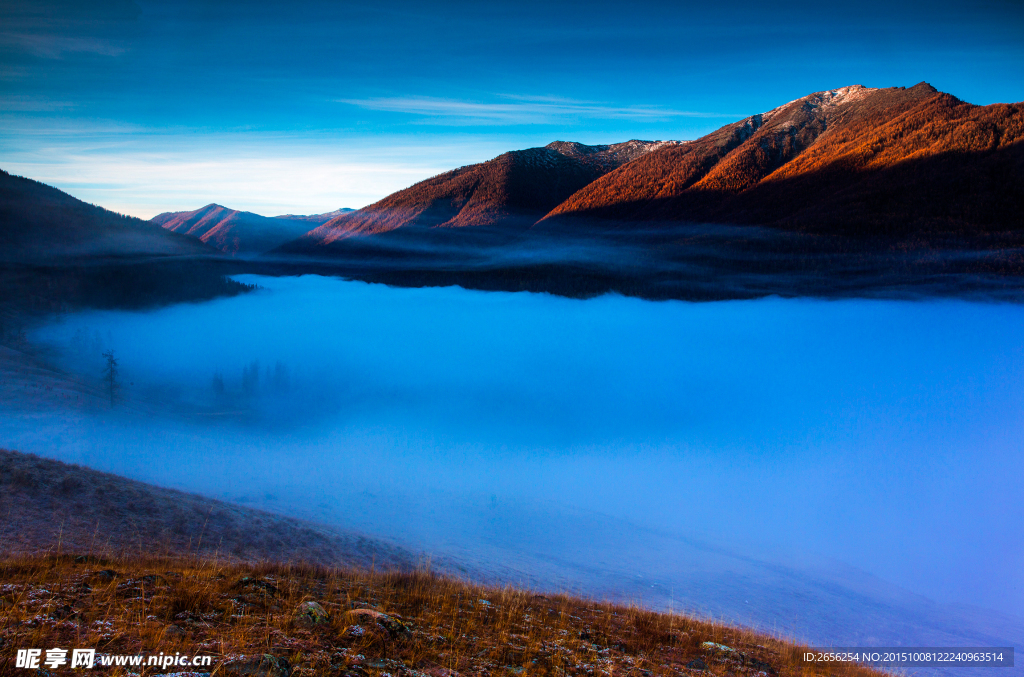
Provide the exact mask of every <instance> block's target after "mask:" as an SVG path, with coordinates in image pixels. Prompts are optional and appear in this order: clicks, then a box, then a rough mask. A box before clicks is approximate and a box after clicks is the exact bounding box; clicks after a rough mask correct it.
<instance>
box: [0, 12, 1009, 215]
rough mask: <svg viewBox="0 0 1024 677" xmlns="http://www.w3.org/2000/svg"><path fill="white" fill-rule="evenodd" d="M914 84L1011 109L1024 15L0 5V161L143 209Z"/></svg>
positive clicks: (294, 208)
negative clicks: (859, 87)
mask: <svg viewBox="0 0 1024 677" xmlns="http://www.w3.org/2000/svg"><path fill="white" fill-rule="evenodd" d="M921 81H927V82H929V83H931V84H932V85H934V86H935V87H937V88H938V89H940V90H942V91H946V92H949V93H951V94H954V95H955V96H957V97H959V98H961V99H963V100H965V101H969V102H971V103H976V104H990V103H996V102H1016V101H1021V100H1024V4H1022V3H1020V2H1018V1H1017V0H987V1H981V2H951V1H949V0H934V1H930V2H927V3H925V2H907V1H905V0H903V1H901V0H867V1H866V2H858V3H821V2H807V1H804V0H798V1H796V2H788V3H783V4H777V3H763V2H750V1H741V2H737V1H733V2H729V1H719V2H713V3H711V2H701V3H694V2H664V1H658V0H640V1H637V2H629V3H626V2H608V1H604V2H601V1H598V2H594V1H588V2H564V1H561V0H544V1H536V0H522V1H516V2H507V1H497V2H480V1H479V0H478V1H476V2H468V1H467V2H463V1H455V2H451V1H449V2H436V1H434V2H407V1H404V0H383V1H381V2H373V3H365V2H363V3H352V2H322V1H315V2H296V1H295V0H289V1H288V2H277V1H273V0H271V1H269V2H260V3H250V2H240V1H232V0H224V1H221V0H212V1H205V2H199V1H191V0H152V1H151V0H137V1H133V0H99V1H95V2H89V1H85V0H0V169H4V170H5V171H8V172H11V173H15V174H20V175H24V176H29V177H31V178H34V179H37V180H40V181H43V182H45V183H49V184H51V185H55V186H57V187H59V188H61V189H63V190H65V191H67V192H69V193H71V194H72V195H74V196H76V197H78V198H80V199H83V200H86V201H88V202H93V203H96V204H100V205H102V206H104V207H107V208H109V209H114V210H117V211H121V212H125V213H130V214H133V215H136V216H142V217H145V218H149V217H151V216H153V215H155V214H157V213H159V212H162V211H177V210H186V209H196V208H198V207H201V206H203V205H205V204H208V203H210V202H217V203H220V204H224V205H226V206H229V207H232V208H235V209H245V210H249V211H255V212H257V213H260V214H264V215H274V214H281V213H319V212H326V211H331V210H333V209H337V208H339V207H354V208H358V207H362V206H365V205H367V204H369V203H371V202H373V201H375V200H378V199H380V198H382V197H384V196H385V195H387V194H389V193H391V192H393V191H395V190H399V189H401V188H404V187H406V186H408V185H411V184H412V183H415V182H416V181H418V180H421V179H424V178H427V177H429V176H432V175H434V174H437V173H440V172H442V171H445V170H447V169H451V168H453V167H457V166H461V165H465V164H470V163H474V162H481V161H484V160H488V159H490V158H492V157H495V156H497V155H499V154H501V153H502V152H505V151H507V150H513V149H519V148H529V147H533V146H540V145H544V144H546V143H549V142H551V141H554V140H573V141H580V142H583V143H592V144H594V143H615V142H618V141H625V140H628V139H630V138H641V139H650V140H655V139H692V138H697V137H699V136H701V135H703V134H705V133H708V132H710V131H712V130H714V129H716V128H718V127H720V126H722V125H724V124H727V123H729V122H732V121H735V120H737V119H740V118H743V117H745V116H747V115H751V114H754V113H758V112H763V111H766V110H770V109H772V108H774V107H776V106H778V105H781V104H783V103H785V102H787V101H790V100H793V99H796V98H799V97H801V96H805V95H807V94H810V93H812V92H815V91H821V90H826V89H833V88H836V87H842V86H846V85H851V84H863V85H866V86H869V87H886V86H911V85H914V84H916V83H918V82H921Z"/></svg>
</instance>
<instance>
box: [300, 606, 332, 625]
mask: <svg viewBox="0 0 1024 677" xmlns="http://www.w3.org/2000/svg"><path fill="white" fill-rule="evenodd" d="M292 620H293V621H295V623H296V624H297V625H301V626H303V627H307V628H311V627H314V626H317V625H327V624H328V623H330V622H331V617H330V616H329V615H328V614H327V610H326V609H324V608H323V607H322V606H320V605H319V604H317V603H316V602H303V603H302V604H300V605H299V606H298V608H297V609H295V615H294V616H293V617H292Z"/></svg>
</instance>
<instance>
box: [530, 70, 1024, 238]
mask: <svg viewBox="0 0 1024 677" xmlns="http://www.w3.org/2000/svg"><path fill="white" fill-rule="evenodd" d="M1022 141H1024V104H998V105H991V106H974V105H971V104H967V103H964V102H962V101H960V100H958V99H956V98H955V97H953V96H950V95H949V94H944V93H941V92H938V91H936V90H935V89H934V88H932V87H931V86H930V85H927V84H925V83H921V84H918V85H916V86H914V87H910V88H907V89H904V88H888V89H871V88H867V87H862V86H852V87H844V88H841V89H836V90H831V91H826V92H817V93H815V94H811V95H810V96H807V97H804V98H802V99H798V100H796V101H792V102H790V103H788V104H786V105H784V106H780V107H779V108H776V109H774V110H772V111H769V112H767V113H764V114H759V115H753V116H751V117H749V118H747V119H745V120H741V121H739V122H736V123H733V124H731V125H727V126H725V127H723V128H721V129H719V130H717V131H716V132H713V133H712V134H709V135H708V136H705V137H703V138H701V139H698V140H696V141H693V142H691V143H688V144H684V145H679V146H674V147H668V148H662V149H659V150H657V151H655V152H653V153H650V154H648V155H646V156H644V157H641V158H638V159H636V160H635V161H633V162H631V163H629V164H627V165H625V166H623V167H620V168H619V169H617V170H616V171H613V172H611V173H609V174H607V175H606V176H604V177H601V178H600V179H597V180H596V181H594V182H593V183H591V184H589V185H588V186H586V187H584V188H583V189H581V190H580V191H578V192H577V193H575V194H574V195H572V196H571V197H569V198H568V199H567V200H565V201H564V202H563V203H562V204H560V205H558V206H557V207H556V208H554V209H553V210H552V211H551V212H550V213H549V214H548V215H547V216H546V217H545V219H544V221H543V223H542V227H544V228H549V229H555V230H557V229H558V228H559V227H565V226H566V225H569V224H574V223H575V224H578V223H580V222H588V223H604V224H608V223H619V224H624V223H637V222H665V221H676V222H680V221H684V222H703V223H723V224H750V225H762V226H777V227H782V228H787V229H793V230H800V231H805V232H812V233H818V234H842V235H852V236H869V237H893V236H895V237H898V238H901V239H902V238H906V237H911V238H913V237H920V236H926V235H930V234H947V235H958V236H964V235H966V236H974V235H985V234H987V233H990V232H1005V231H1010V230H1017V229H1020V227H1021V225H1022V222H1021V217H1020V214H1021V213H1022V212H1021V210H1022V208H1024V143H1022Z"/></svg>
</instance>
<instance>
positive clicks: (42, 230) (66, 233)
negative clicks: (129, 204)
mask: <svg viewBox="0 0 1024 677" xmlns="http://www.w3.org/2000/svg"><path fill="white" fill-rule="evenodd" d="M216 253H217V252H216V250H214V249H213V248H212V247H208V246H206V245H204V244H203V243H201V242H197V241H196V240H194V239H192V238H189V237H185V236H182V235H177V234H175V233H170V232H167V231H165V230H163V229H162V228H159V227H157V226H155V225H153V224H152V223H150V222H149V221H144V220H142V219H137V218H134V217H131V216H125V215H123V214H117V213H115V212H111V211H108V210H106V209H103V208H102V207H97V206H95V205H91V204H87V203H85V202H82V201H81V200H78V199H76V198H73V197H71V196H70V195H68V194H67V193H64V192H62V191H60V190H57V189H56V188H53V187H51V186H47V185H46V184H43V183H39V182H38V181H33V180H32V179H26V178H23V177H20V176H13V175H11V174H8V173H7V172H4V171H2V170H0V261H7V262H12V261H15V262H26V261H47V260H54V259H63V258H66V257H76V256H125V255H204V254H216Z"/></svg>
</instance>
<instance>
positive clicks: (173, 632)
mask: <svg viewBox="0 0 1024 677" xmlns="http://www.w3.org/2000/svg"><path fill="white" fill-rule="evenodd" d="M187 634H188V633H187V632H185V631H184V630H183V629H182V628H180V627H178V626H177V625H168V626H167V627H166V628H164V636H166V637H174V638H179V637H184V636H185V635H187Z"/></svg>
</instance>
